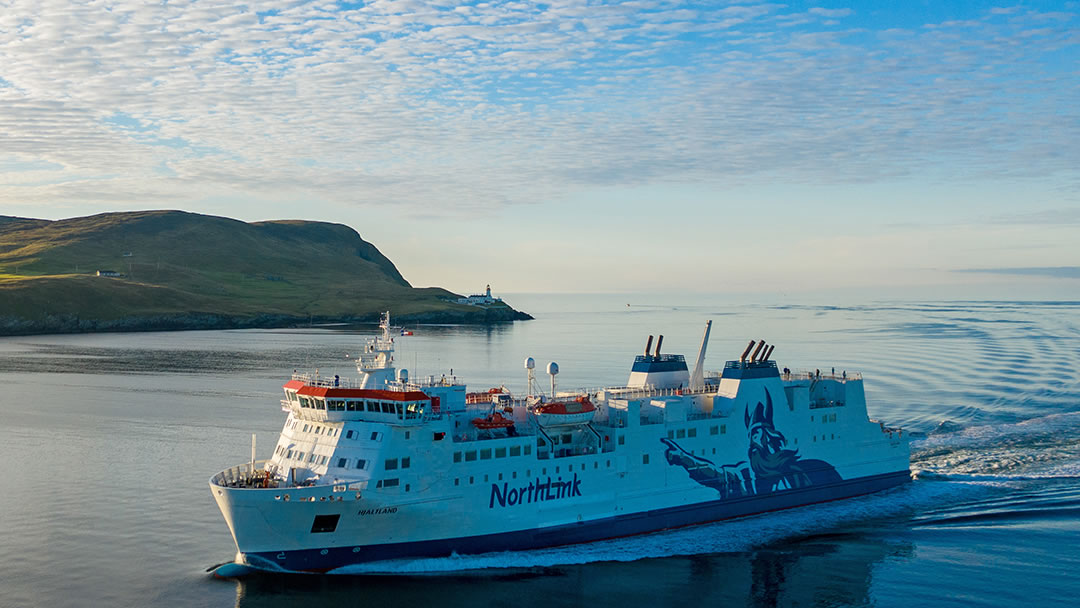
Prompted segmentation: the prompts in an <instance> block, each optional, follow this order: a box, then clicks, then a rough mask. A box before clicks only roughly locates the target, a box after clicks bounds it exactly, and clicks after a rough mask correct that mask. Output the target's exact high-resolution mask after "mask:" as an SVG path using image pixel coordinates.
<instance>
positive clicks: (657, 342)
mask: <svg viewBox="0 0 1080 608" xmlns="http://www.w3.org/2000/svg"><path fill="white" fill-rule="evenodd" d="M663 343H664V334H660V337H659V338H657V339H656V357H657V358H658V359H659V358H660V345H661V344H663Z"/></svg>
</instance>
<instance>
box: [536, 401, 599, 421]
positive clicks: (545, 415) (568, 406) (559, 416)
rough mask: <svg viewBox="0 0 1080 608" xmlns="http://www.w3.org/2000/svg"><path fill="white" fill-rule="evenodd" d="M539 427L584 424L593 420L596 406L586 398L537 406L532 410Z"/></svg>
mask: <svg viewBox="0 0 1080 608" xmlns="http://www.w3.org/2000/svg"><path fill="white" fill-rule="evenodd" d="M533 413H534V414H536V421H537V422H538V423H539V424H540V426H567V425H571V424H585V423H586V422H589V421H591V420H592V419H593V416H594V415H595V414H596V406H595V405H593V403H592V401H589V398H588V397H578V398H577V399H574V400H573V401H553V402H551V403H545V404H543V405H538V406H536V407H535V408H534V409H533Z"/></svg>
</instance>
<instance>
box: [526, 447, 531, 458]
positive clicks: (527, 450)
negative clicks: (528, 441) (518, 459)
mask: <svg viewBox="0 0 1080 608" xmlns="http://www.w3.org/2000/svg"><path fill="white" fill-rule="evenodd" d="M529 454H532V446H531V445H527V446H525V455H526V456H528V455H529Z"/></svg>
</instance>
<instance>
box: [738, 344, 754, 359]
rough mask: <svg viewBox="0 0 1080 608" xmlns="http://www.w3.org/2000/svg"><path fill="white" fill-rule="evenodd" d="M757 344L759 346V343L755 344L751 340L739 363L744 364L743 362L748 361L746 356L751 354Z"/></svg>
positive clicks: (740, 356)
mask: <svg viewBox="0 0 1080 608" xmlns="http://www.w3.org/2000/svg"><path fill="white" fill-rule="evenodd" d="M755 344H757V342H754V341H753V340H750V343H749V344H747V345H746V350H744V351H742V354H741V355H739V363H742V362H743V361H746V355H749V354H750V349H751V348H754V345H755Z"/></svg>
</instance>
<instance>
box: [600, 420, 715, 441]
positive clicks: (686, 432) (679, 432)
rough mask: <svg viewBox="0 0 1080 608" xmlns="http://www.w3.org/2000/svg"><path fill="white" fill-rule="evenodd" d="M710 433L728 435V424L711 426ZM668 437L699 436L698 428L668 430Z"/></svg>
mask: <svg viewBox="0 0 1080 608" xmlns="http://www.w3.org/2000/svg"><path fill="white" fill-rule="evenodd" d="M709 434H710V435H726V434H727V425H726V424H721V425H720V426H716V425H713V426H710V427H709ZM667 437H668V439H686V438H687V437H697V429H696V428H693V427H691V428H688V429H675V430H670V431H668V432H667ZM619 439H620V440H621V439H622V438H621V437H620V438H619ZM620 443H621V442H620Z"/></svg>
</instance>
